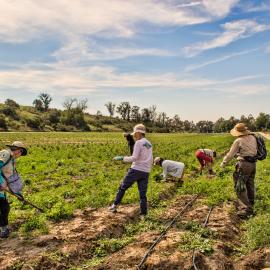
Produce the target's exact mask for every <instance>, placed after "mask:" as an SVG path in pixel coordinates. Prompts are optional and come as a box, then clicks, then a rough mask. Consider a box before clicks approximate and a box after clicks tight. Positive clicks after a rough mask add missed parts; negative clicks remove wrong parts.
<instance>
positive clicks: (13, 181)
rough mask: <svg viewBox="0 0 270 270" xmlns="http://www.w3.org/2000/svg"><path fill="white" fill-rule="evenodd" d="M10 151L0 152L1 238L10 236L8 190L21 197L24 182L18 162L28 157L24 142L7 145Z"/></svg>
mask: <svg viewBox="0 0 270 270" xmlns="http://www.w3.org/2000/svg"><path fill="white" fill-rule="evenodd" d="M7 147H8V148H9V149H5V150H2V151H0V169H1V174H0V233H1V234H0V237H1V238H7V237H8V236H9V228H8V215H9V210H10V207H9V203H8V200H7V195H6V193H5V190H6V189H9V191H11V192H12V193H15V194H17V195H20V196H21V197H22V195H21V192H22V187H23V186H22V181H21V178H20V176H19V174H18V173H17V170H16V160H17V158H19V157H20V156H26V155H27V149H26V148H25V146H24V144H23V143H22V142H19V141H16V142H14V143H12V144H11V145H7Z"/></svg>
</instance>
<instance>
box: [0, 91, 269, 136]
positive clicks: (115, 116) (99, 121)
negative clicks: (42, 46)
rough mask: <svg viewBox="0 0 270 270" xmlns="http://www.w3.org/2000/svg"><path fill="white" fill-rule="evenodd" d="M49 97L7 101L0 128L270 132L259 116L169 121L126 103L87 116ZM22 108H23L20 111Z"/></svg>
mask: <svg viewBox="0 0 270 270" xmlns="http://www.w3.org/2000/svg"><path fill="white" fill-rule="evenodd" d="M52 100H53V99H52V97H51V96H50V95H49V94H47V93H41V94H40V95H39V96H38V97H37V98H36V99H35V100H34V101H33V107H31V106H20V105H19V104H18V103H17V102H16V101H14V100H12V99H7V100H6V101H5V103H4V104H1V106H0V128H1V129H2V130H20V126H21V125H25V126H27V127H29V128H31V129H35V130H52V131H75V130H78V131H90V130H95V131H110V130H111V129H109V128H108V127H114V129H113V130H124V131H128V130H130V129H131V128H132V126H133V125H134V123H139V122H142V123H144V124H146V125H147V127H148V128H149V131H150V132H198V133H221V132H228V131H229V130H231V129H232V128H233V127H234V125H235V124H236V123H238V122H243V123H245V124H246V125H247V126H248V128H249V129H250V130H253V131H262V130H269V129H270V115H269V114H266V113H260V114H259V115H258V116H257V117H254V116H252V115H251V114H250V115H248V116H244V115H242V116H241V117H240V118H239V119H237V118H235V117H233V116H231V117H230V118H229V119H225V118H219V119H218V120H217V121H215V122H213V121H207V120H201V121H198V122H196V123H195V122H193V121H188V120H182V119H181V118H180V116H179V115H177V114H176V115H174V116H173V117H169V116H168V115H167V113H166V112H158V111H157V106H156V105H152V106H149V107H146V108H140V107H139V106H137V105H131V104H130V103H129V102H128V101H123V102H120V103H119V104H115V103H113V102H111V101H109V102H107V103H106V104H105V107H106V109H107V111H108V114H109V116H104V115H102V113H101V112H100V111H98V112H97V113H96V115H90V114H88V113H86V110H87V108H88V100H87V99H76V98H67V99H65V101H64V102H63V104H62V105H63V108H64V109H63V110H59V109H54V108H50V105H51V102H52ZM22 107H23V108H22Z"/></svg>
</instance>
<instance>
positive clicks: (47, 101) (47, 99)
mask: <svg viewBox="0 0 270 270" xmlns="http://www.w3.org/2000/svg"><path fill="white" fill-rule="evenodd" d="M38 97H39V99H40V100H41V102H42V104H43V109H44V111H45V112H47V111H48V109H49V105H50V103H51V102H52V97H51V96H50V95H49V94H46V93H41V94H40V95H39V96H38Z"/></svg>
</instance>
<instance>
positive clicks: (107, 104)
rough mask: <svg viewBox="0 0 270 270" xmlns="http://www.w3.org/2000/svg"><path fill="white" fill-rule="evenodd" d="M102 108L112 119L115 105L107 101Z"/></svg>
mask: <svg viewBox="0 0 270 270" xmlns="http://www.w3.org/2000/svg"><path fill="white" fill-rule="evenodd" d="M104 106H105V107H106V108H107V110H108V112H109V114H110V117H113V116H114V113H115V106H116V105H115V104H114V103H112V102H111V101H109V102H107V103H106V104H105V105H104Z"/></svg>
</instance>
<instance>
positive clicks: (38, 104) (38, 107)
mask: <svg viewBox="0 0 270 270" xmlns="http://www.w3.org/2000/svg"><path fill="white" fill-rule="evenodd" d="M33 105H34V107H35V109H36V110H37V111H40V112H43V111H44V108H43V103H42V101H41V100H40V99H35V100H34V101H33Z"/></svg>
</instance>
